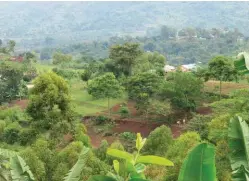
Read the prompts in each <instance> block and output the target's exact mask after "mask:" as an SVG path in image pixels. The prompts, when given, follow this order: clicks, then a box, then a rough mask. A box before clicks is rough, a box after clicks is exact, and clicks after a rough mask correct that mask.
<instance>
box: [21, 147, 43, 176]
mask: <svg viewBox="0 0 249 181" xmlns="http://www.w3.org/2000/svg"><path fill="white" fill-rule="evenodd" d="M20 156H21V157H22V158H23V159H24V160H25V162H26V163H27V165H28V166H29V167H30V170H31V171H32V173H33V174H34V177H35V180H40V181H43V180H46V178H45V174H46V173H45V172H46V170H45V164H44V163H43V162H42V161H41V160H40V159H39V158H38V156H37V155H36V153H35V152H34V150H33V149H31V148H26V149H25V150H23V151H21V152H20Z"/></svg>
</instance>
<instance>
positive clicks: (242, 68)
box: [234, 52, 249, 75]
mask: <svg viewBox="0 0 249 181" xmlns="http://www.w3.org/2000/svg"><path fill="white" fill-rule="evenodd" d="M234 66H235V68H236V69H237V71H238V72H240V74H242V75H244V74H248V73H249V54H248V53H247V52H241V53H239V54H238V55H237V60H236V61H234Z"/></svg>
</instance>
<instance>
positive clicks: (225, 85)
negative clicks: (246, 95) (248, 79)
mask: <svg viewBox="0 0 249 181" xmlns="http://www.w3.org/2000/svg"><path fill="white" fill-rule="evenodd" d="M219 86H220V82H219V81H213V80H210V81H207V82H205V86H204V91H205V92H210V93H214V94H219V91H220V89H219ZM238 89H249V84H248V83H235V82H222V90H221V94H223V95H229V94H230V93H231V92H233V91H235V90H238Z"/></svg>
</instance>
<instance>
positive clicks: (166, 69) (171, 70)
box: [163, 65, 176, 73]
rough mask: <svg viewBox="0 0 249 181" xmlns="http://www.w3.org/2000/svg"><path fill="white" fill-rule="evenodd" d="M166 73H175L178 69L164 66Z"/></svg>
mask: <svg viewBox="0 0 249 181" xmlns="http://www.w3.org/2000/svg"><path fill="white" fill-rule="evenodd" d="M163 69H164V72H166V73H167V72H174V71H175V70H176V68H175V67H174V66H171V65H165V66H164V68H163Z"/></svg>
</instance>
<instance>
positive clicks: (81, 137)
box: [74, 123, 91, 147]
mask: <svg viewBox="0 0 249 181" xmlns="http://www.w3.org/2000/svg"><path fill="white" fill-rule="evenodd" d="M74 139H75V141H81V142H82V143H83V144H84V145H85V146H87V147H91V143H90V138H89V136H88V135H87V134H86V127H85V126H84V125H83V124H81V123H79V124H76V126H75V130H74Z"/></svg>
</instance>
